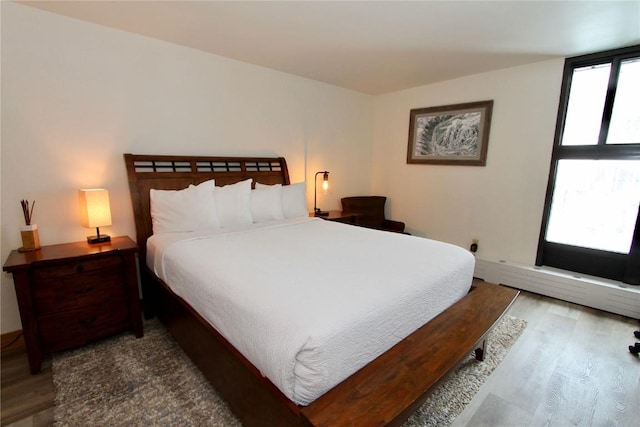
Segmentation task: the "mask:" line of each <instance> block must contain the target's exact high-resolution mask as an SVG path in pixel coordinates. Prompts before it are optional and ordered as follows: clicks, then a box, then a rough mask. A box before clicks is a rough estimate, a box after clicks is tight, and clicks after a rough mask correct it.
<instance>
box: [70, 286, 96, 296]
mask: <svg viewBox="0 0 640 427" xmlns="http://www.w3.org/2000/svg"><path fill="white" fill-rule="evenodd" d="M91 291H93V286H87V287H86V288H84V289H76V290H75V291H73V293H74V294H76V295H82V294H88V293H89V292H91Z"/></svg>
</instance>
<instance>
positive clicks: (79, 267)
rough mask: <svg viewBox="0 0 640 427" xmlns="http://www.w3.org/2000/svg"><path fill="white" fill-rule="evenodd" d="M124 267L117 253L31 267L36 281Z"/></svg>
mask: <svg viewBox="0 0 640 427" xmlns="http://www.w3.org/2000/svg"><path fill="white" fill-rule="evenodd" d="M118 267H120V268H122V258H121V257H119V256H117V255H115V256H114V255H111V256H101V257H84V258H76V259H73V260H71V261H67V262H64V263H63V262H58V263H46V264H44V265H35V264H34V266H33V267H32V269H31V275H32V280H33V281H35V282H38V281H41V280H49V279H56V278H62V277H66V276H71V275H75V274H87V273H91V272H94V271H97V270H109V269H113V268H118Z"/></svg>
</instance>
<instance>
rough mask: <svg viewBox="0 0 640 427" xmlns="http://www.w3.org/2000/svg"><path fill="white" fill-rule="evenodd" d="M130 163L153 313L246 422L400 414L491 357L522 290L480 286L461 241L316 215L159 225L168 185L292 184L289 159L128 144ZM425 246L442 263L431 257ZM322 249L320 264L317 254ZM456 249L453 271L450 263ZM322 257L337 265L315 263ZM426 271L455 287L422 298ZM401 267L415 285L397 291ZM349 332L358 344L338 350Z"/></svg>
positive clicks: (357, 420)
mask: <svg viewBox="0 0 640 427" xmlns="http://www.w3.org/2000/svg"><path fill="white" fill-rule="evenodd" d="M125 163H126V166H127V173H128V179H129V184H130V190H131V197H132V203H133V208H134V214H135V222H136V233H137V235H136V237H137V241H138V244H139V246H140V249H141V251H140V270H141V277H142V287H143V297H144V304H145V314H146V315H147V316H151V315H153V314H155V315H157V316H158V317H159V318H160V320H161V321H162V322H163V323H164V324H165V326H166V327H167V329H168V330H169V331H170V332H171V334H172V335H173V336H174V338H175V339H176V341H177V342H178V343H179V344H180V345H181V347H182V348H183V349H184V350H185V352H186V353H187V354H188V355H189V356H190V357H191V359H192V360H193V361H194V362H195V364H196V365H197V366H198V367H199V368H200V369H201V370H202V372H203V373H204V374H205V376H206V377H207V378H208V379H209V380H210V381H211V382H212V384H213V385H214V387H215V388H216V389H217V391H218V392H219V393H220V394H221V395H222V396H223V397H224V398H225V400H226V401H227V403H228V404H229V406H230V408H231V409H232V411H233V412H234V413H235V414H236V415H237V416H238V417H239V418H240V419H241V421H242V422H243V423H244V424H245V425H389V424H399V423H401V422H402V421H403V420H404V419H406V418H407V417H408V416H409V415H410V414H411V412H412V411H413V410H415V409H417V407H418V406H419V404H420V403H421V402H422V401H423V400H424V398H425V397H426V396H427V394H428V392H429V390H430V389H431V388H432V387H433V386H435V384H437V382H438V381H440V380H441V379H442V378H444V376H445V375H446V373H447V372H448V371H450V370H451V369H452V368H453V367H455V365H456V364H457V363H458V362H459V361H460V360H461V359H462V358H463V357H464V356H465V355H466V354H468V353H469V352H470V351H472V350H473V349H476V355H477V357H478V358H479V359H482V355H483V344H482V343H483V340H484V337H485V335H486V333H487V332H488V331H489V330H490V329H491V327H492V326H493V325H494V324H495V323H496V322H497V321H498V320H499V318H500V317H501V316H502V314H503V313H504V311H505V310H506V309H507V308H508V306H509V305H510V304H511V302H512V301H513V300H514V299H515V296H516V295H517V292H515V291H513V290H509V289H506V288H502V287H498V286H496V285H491V284H482V286H477V287H474V288H473V289H472V290H471V292H469V288H470V287H471V274H472V271H473V261H472V260H471V261H470V259H469V257H470V255H469V254H466V253H463V252H464V251H462V250H460V249H459V248H455V247H452V246H451V245H446V244H442V243H440V242H432V241H427V239H420V238H417V237H414V236H406V235H396V234H393V235H392V234H391V233H385V232H381V231H376V230H370V229H365V228H360V227H353V226H350V225H345V224H338V223H330V222H328V221H325V220H322V219H318V218H305V217H302V216H300V215H298V216H297V217H289V218H282V219H280V218H277V220H271V219H272V218H267V219H266V220H265V221H262V222H261V223H260V224H253V223H247V222H246V221H243V222H242V223H241V224H240V223H235V222H234V223H230V222H228V221H230V219H229V218H231V217H227V218H226V221H227V222H228V223H227V224H225V226H224V227H220V224H213V225H212V226H211V227H210V228H206V230H198V231H197V232H194V231H193V230H186V231H182V230H180V229H178V230H171V231H177V232H172V233H161V232H158V230H160V228H159V225H158V224H159V223H158V218H159V215H158V212H157V206H158V200H159V199H158V197H159V194H165V193H171V192H167V191H166V190H182V189H185V188H187V187H189V186H191V187H189V188H193V189H194V190H190V191H196V190H197V189H202V191H205V190H207V191H209V186H210V185H213V183H214V181H213V180H215V186H216V187H215V188H216V189H225V190H226V189H231V188H232V187H237V186H240V185H242V186H243V188H244V187H245V186H246V185H252V184H253V185H256V186H258V187H260V189H261V190H262V189H263V188H264V189H266V188H270V189H275V187H279V186H280V185H284V186H286V187H283V188H287V189H292V188H293V186H291V185H290V184H291V183H290V182H289V175H288V171H287V165H286V161H285V159H284V158H240V157H232V158H222V157H206V156H196V157H185V156H154V155H133V154H125ZM287 186H288V187H287ZM163 190H165V191H163ZM216 191H218V190H216ZM269 191H271V190H269ZM184 192H185V191H183V193H184ZM154 194H155V196H154ZM216 194H218V193H216ZM261 194H265V192H264V191H263V192H262V193H261ZM154 197H155V199H154V203H155V204H154V203H152V202H151V199H153V198H154ZM233 200H236V199H233ZM153 206H156V208H155V209H156V212H155V214H154V215H153V219H152V210H153V209H154V208H153ZM218 212H220V210H218ZM182 215H183V216H184V215H188V214H187V213H183V214H182ZM294 216H295V215H294ZM254 217H255V215H254ZM222 218H223V219H224V214H223V215H222ZM233 218H234V221H235V217H233ZM192 228H193V227H192ZM154 229H155V231H156V232H155V234H154ZM160 231H163V230H160ZM341 236H345V237H344V240H340V239H342V238H343V237H341ZM309 242H313V243H312V244H310V243H309ZM323 242H324V243H323ZM336 242H340V244H338V245H336ZM350 242H352V243H350ZM323 244H324V245H325V246H323ZM363 244H364V246H362V245H363ZM425 244H426V245H431V246H433V250H432V252H431V255H430V257H429V258H433V260H432V263H431V264H429V262H424V261H421V258H420V256H421V253H422V251H423V250H424V245H425ZM332 245H333V246H332ZM358 245H360V246H358ZM394 245H397V246H394ZM290 246H291V248H289V247H290ZM315 246H318V249H319V254H318V257H317V262H315V260H314V261H312V262H311V263H308V262H307V261H305V259H309V258H312V257H313V250H314V247H315ZM374 246H375V250H373V251H371V247H374ZM332 248H333V250H332ZM366 248H369V249H366ZM383 248H386V250H389V249H392V252H394V253H395V252H400V253H402V254H403V255H402V258H401V259H402V260H403V261H406V262H405V263H402V265H401V266H399V265H398V264H400V262H391V264H389V265H382V266H381V268H379V269H377V270H376V265H377V264H384V262H383V261H381V260H377V261H376V262H367V261H368V260H369V261H370V258H372V257H374V256H375V253H376V251H377V252H384V250H383ZM405 249H406V252H402V251H403V250H405ZM287 250H290V252H286V251H287ZM226 253H229V254H231V256H230V257H227V258H225V257H224V255H225V254H226ZM417 253H419V254H417ZM322 254H325V256H324V258H323V257H322ZM358 254H360V255H361V256H358ZM296 257H298V258H296ZM439 257H440V258H439ZM456 258H457V259H458V260H459V261H457V262H456V263H451V264H452V265H454V264H455V265H456V267H455V268H453V267H452V268H449V267H447V268H445V267H443V266H444V265H447V264H448V262H447V261H446V260H447V259H456ZM258 260H260V262H258ZM323 260H324V261H326V262H328V263H329V265H330V268H329V267H326V266H325V267H324V268H322V267H320V268H315V269H314V267H313V266H314V265H320V266H322V262H323ZM340 264H342V266H341V265H340ZM425 266H426V267H425ZM414 267H415V268H414ZM418 267H420V268H418ZM394 268H395V269H394ZM421 268H422V269H421ZM300 269H301V270H300ZM310 269H311V270H312V271H310ZM201 270H202V271H201ZM248 270H252V271H251V274H249V271H248ZM253 270H255V271H253ZM289 270H291V271H289ZM296 271H297V273H296ZM414 271H415V272H416V273H415V274H416V275H417V276H416V278H415V279H413V278H410V276H411V275H412V274H414V273H413V272H414ZM234 272H235V273H234ZM305 272H307V273H309V274H306V275H305V274H304V273H305ZM410 272H411V274H409V273H410ZM256 274H257V276H256ZM385 274H388V275H389V276H387V277H385ZM425 275H433V277H432V278H430V280H431V281H434V282H442V283H441V284H442V285H444V286H433V289H434V292H440V294H442V295H439V296H438V298H431V297H430V298H424V300H421V294H423V293H424V291H423V290H422V289H421V288H418V287H416V286H414V285H413V284H412V283H413V282H414V281H415V282H418V281H419V279H422V278H423V276H425ZM301 277H302V278H303V280H301ZM394 277H403V281H402V282H403V283H404V282H405V281H406V282H407V283H408V285H407V286H406V289H404V288H402V287H401V285H397V284H396V283H394V287H393V289H392V291H389V289H390V288H389V286H385V284H388V283H389V282H390V281H393V278H394ZM211 278H213V279H211ZM208 281H213V282H215V284H217V285H216V286H213V285H211V284H210V283H208ZM346 284H349V286H345V285H346ZM216 287H220V288H222V289H225V290H224V293H215V290H213V289H214V288H216ZM348 289H351V290H353V291H347V290H348ZM372 289H377V290H376V292H372ZM385 292H387V293H386V294H385ZM349 293H351V294H352V295H348V294H349ZM432 300H437V301H438V303H435V304H433V303H432V302H430V301H432ZM292 301H293V302H292ZM322 301H325V302H326V304H325V305H320V304H321V302H322ZM440 301H441V302H440ZM278 304H279V305H278ZM365 304H368V305H365ZM361 305H362V307H365V308H363V309H362V310H359V309H358V308H359V307H360V306H361ZM391 305H395V308H394V310H395V311H394V310H391V309H389V310H388V312H387V308H386V307H387V306H391ZM412 307H413V308H412ZM447 307H448V308H447ZM398 309H399V310H401V311H402V315H399V314H398ZM328 311H329V312H331V313H329V316H325V317H322V316H323V315H325V314H326V312H328ZM359 311H361V313H359ZM273 313H276V315H275V316H274V315H273ZM394 313H395V314H394ZM438 313H440V314H438ZM366 316H369V318H368V320H367V321H365V320H362V319H365V318H366ZM296 319H297V320H296ZM257 329H259V333H258V335H257V336H256V335H255V334H254V335H251V332H252V331H255V330H257ZM244 331H246V332H247V334H248V335H246V336H244V335H243V333H245V332H244ZM309 331H313V333H311V332H309ZM271 333H273V334H275V335H268V334H271ZM261 334H264V337H265V338H264V339H263V338H261ZM305 334H309V335H308V336H306V335H305ZM278 335H281V336H282V337H281V338H278V337H277V336H278ZM305 338H306V339H305ZM350 342H355V343H356V344H355V347H356V350H345V352H344V353H340V352H338V354H339V357H338V356H335V354H336V350H339V349H341V348H347V347H348V346H347V344H349V343H350ZM274 343H277V344H276V345H274ZM477 344H479V345H477ZM323 346H325V347H323ZM332 346H333V347H332ZM288 347H291V348H292V349H293V356H291V352H288V351H285V349H287V348H288ZM357 349H360V350H361V352H360V353H361V354H359V353H358V351H357ZM362 354H364V356H362ZM301 355H302V356H301ZM327 355H329V356H327ZM303 356H304V357H306V358H304V357H303ZM321 356H322V357H324V359H322V358H321ZM316 358H318V360H317V361H316V360H315V359H316ZM265 360H266V361H265ZM346 361H350V362H349V363H347V362H346ZM354 362H355V364H354ZM314 363H316V365H314ZM354 366H355V367H354ZM294 371H295V375H294V374H293V373H292V372H294ZM298 373H300V375H299V376H298ZM298 377H299V378H298ZM416 377H418V378H419V379H417V380H416V379H415V378H416Z"/></svg>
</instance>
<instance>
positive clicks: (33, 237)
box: [18, 200, 40, 252]
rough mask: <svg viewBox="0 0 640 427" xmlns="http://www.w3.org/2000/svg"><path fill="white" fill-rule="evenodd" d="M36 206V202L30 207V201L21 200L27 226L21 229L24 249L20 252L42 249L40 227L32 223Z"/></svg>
mask: <svg viewBox="0 0 640 427" xmlns="http://www.w3.org/2000/svg"><path fill="white" fill-rule="evenodd" d="M35 205H36V202H35V200H34V201H33V203H31V207H29V201H28V200H20V206H22V213H23V214H24V222H25V225H24V226H22V227H20V236H21V237H22V247H21V248H19V249H18V251H20V252H29V251H36V250H38V249H40V236H39V235H38V226H37V225H36V224H32V223H31V219H32V218H33V208H34V206H35Z"/></svg>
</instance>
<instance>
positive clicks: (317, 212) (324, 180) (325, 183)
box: [313, 171, 329, 216]
mask: <svg viewBox="0 0 640 427" xmlns="http://www.w3.org/2000/svg"><path fill="white" fill-rule="evenodd" d="M320 174H322V190H323V191H324V194H327V189H328V188H329V172H327V171H320V172H316V176H315V177H314V185H313V214H314V215H315V216H327V215H329V212H326V211H323V210H320V208H319V207H318V206H317V195H318V175H320Z"/></svg>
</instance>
